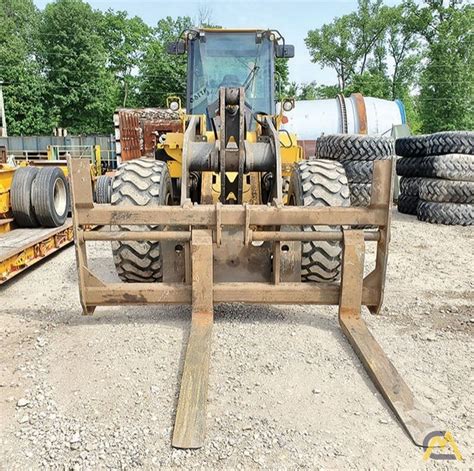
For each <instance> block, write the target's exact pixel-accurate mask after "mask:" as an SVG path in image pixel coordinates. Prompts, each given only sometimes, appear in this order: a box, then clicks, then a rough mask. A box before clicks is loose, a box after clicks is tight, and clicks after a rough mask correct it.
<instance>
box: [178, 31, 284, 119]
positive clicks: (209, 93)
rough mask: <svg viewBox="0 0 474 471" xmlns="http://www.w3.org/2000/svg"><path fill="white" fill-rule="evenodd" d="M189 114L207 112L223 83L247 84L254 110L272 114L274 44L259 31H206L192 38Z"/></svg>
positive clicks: (245, 85)
mask: <svg viewBox="0 0 474 471" xmlns="http://www.w3.org/2000/svg"><path fill="white" fill-rule="evenodd" d="M188 70H189V74H190V77H189V82H188V103H187V109H188V113H189V114H207V113H206V111H207V107H208V105H210V104H211V103H213V102H215V101H216V100H217V99H218V97H219V88H220V87H242V86H243V87H245V89H246V90H245V101H246V102H247V104H248V105H249V106H250V107H251V108H252V111H254V112H264V113H268V114H273V112H274V106H275V105H274V100H273V96H274V90H273V44H272V42H271V41H270V40H269V39H268V38H267V37H265V36H263V37H261V38H259V39H257V35H256V33H254V32H252V33H248V32H245V33H222V32H216V33H212V32H206V34H205V37H204V38H201V39H195V40H193V41H191V42H190V50H189V69H188Z"/></svg>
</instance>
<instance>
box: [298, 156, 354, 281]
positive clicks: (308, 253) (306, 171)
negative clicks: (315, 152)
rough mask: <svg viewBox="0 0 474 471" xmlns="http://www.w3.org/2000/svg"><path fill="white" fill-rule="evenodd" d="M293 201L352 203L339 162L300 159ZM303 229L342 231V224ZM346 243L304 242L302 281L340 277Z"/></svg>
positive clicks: (318, 203)
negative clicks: (343, 245) (343, 246)
mask: <svg viewBox="0 0 474 471" xmlns="http://www.w3.org/2000/svg"><path fill="white" fill-rule="evenodd" d="M289 202H290V204H291V205H293V206H322V207H324V206H350V195H349V186H348V184H347V178H346V173H345V171H344V167H343V166H342V165H341V164H340V163H339V162H333V161H328V160H322V159H319V160H312V161H304V162H300V163H299V164H298V165H297V166H296V168H295V170H294V171H293V173H292V175H291V181H290V190H289ZM301 229H302V230H303V231H328V230H333V231H340V229H341V228H340V226H303V227H302V228H301ZM341 258H342V244H341V243H340V242H337V241H318V242H303V243H302V248H301V279H302V281H317V282H329V281H335V280H337V279H338V278H339V275H340V272H341Z"/></svg>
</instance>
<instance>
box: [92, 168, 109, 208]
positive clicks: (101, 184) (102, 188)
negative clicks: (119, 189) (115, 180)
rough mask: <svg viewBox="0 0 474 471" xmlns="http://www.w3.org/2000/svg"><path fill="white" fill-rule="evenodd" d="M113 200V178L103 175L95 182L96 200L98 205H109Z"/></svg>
mask: <svg viewBox="0 0 474 471" xmlns="http://www.w3.org/2000/svg"><path fill="white" fill-rule="evenodd" d="M111 198H112V178H111V177H109V176H108V175H101V176H100V177H99V178H97V180H96V181H95V187H94V199H95V202H96V203H97V204H109V203H110V201H111Z"/></svg>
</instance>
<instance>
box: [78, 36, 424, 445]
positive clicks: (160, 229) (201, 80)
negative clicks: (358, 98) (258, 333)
mask: <svg viewBox="0 0 474 471" xmlns="http://www.w3.org/2000/svg"><path fill="white" fill-rule="evenodd" d="M169 52H170V53H172V54H187V61H188V62H187V64H188V67H187V70H188V78H187V96H186V107H185V111H184V110H183V109H181V104H180V100H179V99H178V98H171V99H170V101H169V103H168V104H169V107H170V109H172V110H174V111H176V110H179V111H180V116H181V122H182V128H181V129H180V132H172V133H166V134H165V135H163V136H160V137H159V139H158V145H157V150H156V154H155V158H154V159H153V158H139V159H136V160H131V161H128V162H126V163H124V164H123V165H121V166H120V167H119V169H118V171H117V173H116V175H115V178H114V181H113V185H112V196H111V204H94V203H93V198H92V188H91V183H90V178H88V172H89V168H88V162H87V160H84V159H74V158H71V159H70V160H69V167H70V175H71V185H72V199H73V216H74V218H73V219H74V232H75V246H76V254H77V264H78V274H79V285H80V300H81V304H82V308H83V312H84V314H92V313H93V312H94V310H95V309H96V307H97V306H111V305H124V306H125V305H143V304H150V303H152V304H162V303H173V304H190V305H191V306H192V310H191V312H192V315H191V330H190V336H189V340H188V345H187V350H186V355H185V360H184V366H183V373H182V379H181V388H180V395H179V401H178V406H177V412H176V418H175V426H174V432H173V437H172V446H174V447H177V448H199V447H201V446H203V444H204V439H205V415H206V401H207V386H208V378H209V359H210V350H211V337H212V336H211V332H212V327H213V307H214V305H215V304H218V303H234V302H235V303H236V302H238V303H264V304H297V303H302V304H315V305H338V306H339V323H340V325H341V327H342V330H343V332H344V334H345V335H346V336H347V338H348V340H349V342H350V343H351V345H352V346H353V348H354V350H355V351H356V353H357V355H358V356H359V357H360V359H361V361H362V362H363V364H364V366H365V368H366V369H367V371H368V373H369V374H370V376H371V377H372V379H373V381H374V383H375V384H376V386H377V387H378V389H379V390H380V391H381V393H382V394H383V396H384V397H385V399H386V401H387V403H388V404H389V406H390V407H391V408H392V410H393V412H394V413H395V415H396V416H397V417H398V418H399V420H400V422H401V424H402V425H403V426H404V428H405V429H406V431H407V433H408V435H409V436H410V437H411V438H412V440H413V441H414V442H415V443H416V444H417V445H423V439H424V437H425V436H426V435H427V434H428V433H429V432H430V431H431V430H432V426H431V422H430V418H429V417H428V416H427V415H426V414H425V413H424V412H423V411H422V410H421V408H420V407H419V405H418V403H417V401H416V399H415V398H414V396H413V394H412V392H411V390H410V389H409V387H408V386H407V384H406V383H405V382H404V380H403V379H402V378H401V376H400V375H399V373H398V372H397V371H396V369H395V367H394V366H393V364H392V363H391V362H390V360H389V359H388V358H387V356H386V355H385V353H384V352H383V350H382V348H381V347H380V346H379V344H378V343H377V341H376V340H375V339H374V337H373V336H372V335H371V333H370V332H369V330H368V328H367V326H366V324H365V322H364V321H363V319H362V317H361V307H362V306H367V307H368V309H369V310H370V311H371V312H372V313H373V314H377V313H379V311H380V308H381V305H382V301H383V292H384V283H385V274H386V269H387V256H388V244H389V239H390V209H391V200H392V175H393V162H392V161H391V160H380V161H376V162H375V164H374V171H373V174H374V175H373V185H372V194H371V202H370V205H369V206H368V207H351V206H350V201H349V189H348V186H347V179H346V176H345V173H344V169H343V168H342V167H341V165H340V164H339V163H338V162H334V161H327V160H305V159H303V155H302V149H301V148H300V147H299V146H298V145H297V139H296V136H295V135H293V134H290V133H288V132H286V131H284V130H283V129H282V123H283V122H284V121H285V116H284V113H285V110H286V111H288V110H289V109H291V107H292V106H294V102H293V101H292V100H285V101H283V103H282V104H281V107H280V110H279V111H277V109H276V100H275V60H276V58H291V57H293V55H294V48H293V46H290V45H288V44H286V42H285V40H284V38H283V37H282V36H281V35H280V33H279V32H278V31H270V30H269V31H266V30H225V29H219V30H215V29H190V30H187V31H185V32H183V34H182V35H181V36H180V38H179V40H177V41H176V42H175V43H173V44H171V45H170V47H169ZM288 181H289V187H288V185H287V184H286V182H288ZM87 225H101V226H104V230H101V231H94V232H86V231H85V230H84V227H85V226H87ZM97 240H101V241H111V245H112V251H113V259H114V262H115V265H116V268H117V273H118V276H119V278H120V280H121V281H120V282H115V283H106V282H104V281H103V280H101V279H100V278H99V277H98V276H97V275H96V274H94V273H93V272H92V271H91V270H90V269H89V267H88V263H87V252H86V244H87V243H88V242H90V241H97ZM366 242H374V243H376V244H377V250H376V263H375V268H374V269H373V270H372V271H371V272H370V273H369V274H367V275H364V253H365V243H366Z"/></svg>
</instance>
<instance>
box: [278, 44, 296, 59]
mask: <svg viewBox="0 0 474 471" xmlns="http://www.w3.org/2000/svg"><path fill="white" fill-rule="evenodd" d="M275 55H276V56H277V57H283V58H284V59H291V58H292V57H295V46H292V45H291V44H285V45H283V44H277V45H276V46H275Z"/></svg>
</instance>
